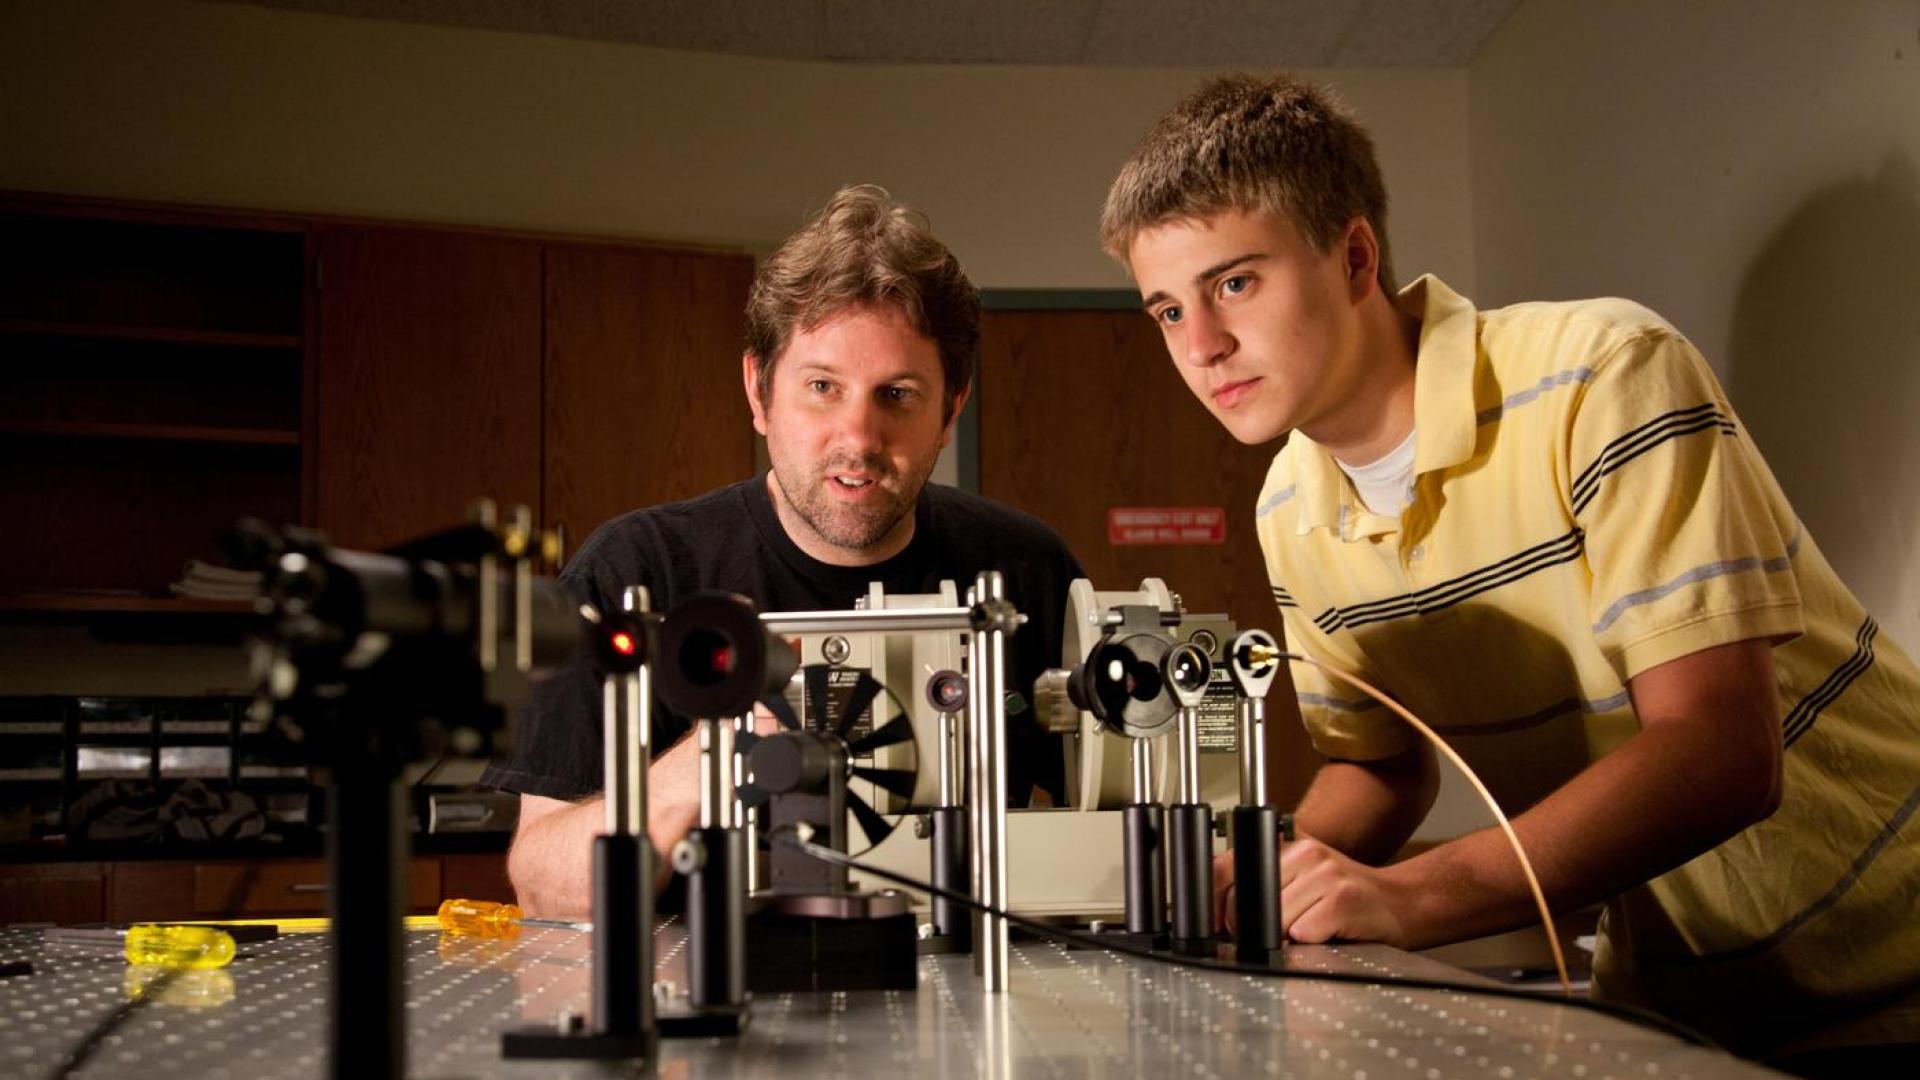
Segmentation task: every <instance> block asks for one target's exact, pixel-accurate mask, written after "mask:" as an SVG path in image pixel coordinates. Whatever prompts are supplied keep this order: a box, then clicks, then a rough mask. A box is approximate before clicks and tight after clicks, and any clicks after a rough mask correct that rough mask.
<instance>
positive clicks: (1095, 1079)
mask: <svg viewBox="0 0 1920 1080" xmlns="http://www.w3.org/2000/svg"><path fill="white" fill-rule="evenodd" d="M656 941H657V942H658V943H659V946H660V959H659V971H660V974H661V977H662V978H663V979H666V980H669V981H671V982H674V983H677V984H680V985H684V979H683V978H682V976H681V971H682V970H683V968H684V957H683V953H682V943H683V942H684V933H683V932H682V930H681V929H680V927H678V926H677V925H674V924H671V923H669V924H668V925H666V926H664V927H663V928H662V929H661V931H660V932H659V934H658V935H657V937H656ZM406 943H407V952H408V982H409V985H408V991H409V992H408V1014H409V1030H408V1059H409V1075H410V1076H413V1077H416V1078H425V1077H435V1078H438V1077H555V1078H559V1077H588V1076H593V1077H604V1076H613V1075H627V1074H635V1075H637V1074H640V1073H641V1072H643V1071H644V1070H643V1068H642V1067H640V1066H635V1065H631V1064H622V1065H620V1066H611V1065H602V1064H596V1063H581V1062H522V1061H506V1060H503V1059H502V1058H501V1055H500V1035H501V1033H502V1032H503V1031H507V1030H511V1029H515V1028H520V1027H525V1026H528V1025H533V1024H551V1023H554V1022H555V1021H556V1019H557V1018H558V1017H560V1016H561V1014H563V1013H568V1012H573V1013H580V1014H584V1013H585V1012H586V1010H587V1007H588V1002H589V1001H590V988H589V980H590V970H589V962H588V936H587V935H586V934H584V933H581V932H579V931H572V930H555V929H542V930H531V929H530V930H528V931H527V932H526V933H524V934H523V935H522V936H521V937H519V938H517V939H513V940H510V941H488V940H480V939H473V938H457V937H450V936H449V937H442V936H441V935H439V934H436V933H431V932H412V933H409V934H408V935H407V936H406ZM327 945H328V936H327V935H325V934H288V935H284V936H282V937H280V938H279V939H278V940H275V941H271V942H265V943H261V944H255V945H247V946H243V947H242V950H241V955H240V956H239V957H238V958H236V959H235V960H234V961H233V963H232V964H231V965H230V966H228V967H227V968H225V969H223V970H219V971H210V972H193V973H189V974H186V975H182V976H180V977H178V978H177V979H175V980H174V981H173V982H172V983H171V984H169V985H166V986H164V987H162V988H160V990H159V991H158V993H155V992H153V989H152V987H151V985H150V984H143V982H142V980H141V977H140V975H139V973H138V969H131V968H129V967H128V966H127V965H126V964H125V963H124V962H122V961H120V960H119V959H118V958H116V957H114V956H112V955H111V954H103V953H101V952H98V951H88V950H84V949H81V948H77V947H73V946H66V945H58V944H43V943H42V942H41V940H40V935H39V933H38V932H37V931H31V930H6V931H0V962H5V961H10V960H29V961H32V963H33V964H34V973H33V974H31V975H25V976H18V977H13V978H5V979H0V1077H7V1078H12V1077H36V1078H37V1077H43V1076H51V1075H56V1074H57V1071H58V1070H59V1069H60V1067H61V1065H62V1063H63V1061H64V1060H65V1058H66V1055H67V1054H68V1053H69V1052H70V1050H71V1049H72V1047H73V1046H74V1045H75V1044H77V1043H78V1042H79V1041H80V1040H82V1039H83V1038H84V1037H85V1036H86V1034H87V1033H88V1032H89V1031H90V1030H92V1028H93V1027H94V1026H95V1025H96V1024H97V1023H98V1022H99V1021H100V1020H101V1019H102V1018H103V1017H105V1016H107V1015H109V1014H110V1013H111V1012H113V1011H114V1010H115V1009H117V1008H120V1007H121V1006H122V1005H123V1004H124V1003H125V1002H126V1001H127V1000H128V999H129V998H130V997H133V996H139V995H145V997H146V1000H145V1001H143V1002H142V1003H141V1005H140V1006H139V1007H138V1008H136V1009H134V1010H133V1011H132V1012H131V1013H130V1014H129V1015H128V1016H127V1017H126V1018H125V1020H124V1021H123V1022H122V1023H121V1024H120V1026H119V1027H118V1028H117V1029H116V1030H115V1031H114V1033H113V1034H111V1035H109V1036H108V1037H107V1038H106V1039H105V1040H104V1041H103V1042H102V1044H101V1045H100V1046H99V1047H98V1049H97V1050H96V1051H95V1052H94V1053H93V1055H92V1056H91V1057H90V1058H89V1059H88V1060H87V1061H86V1062H85V1063H84V1065H83V1066H82V1067H81V1069H80V1070H79V1071H78V1072H77V1073H76V1074H75V1075H79V1076H87V1077H120V1076H132V1075H137V1076H139V1077H142V1078H143V1080H147V1078H151V1080H166V1078H173V1077H225V1078H234V1080H255V1078H259V1080H267V1078H295V1077H300V1078H306V1077H324V1076H326V1075H327V1073H328V1070H327V1062H326V1023H327V1008H326V993H327ZM749 962H751V958H749ZM1288 963H1289V965H1290V967H1291V968H1293V969H1296V970H1322V971H1342V972H1351V973H1358V974H1363V975H1369V976H1378V977H1379V978H1380V979H1381V980H1382V984H1380V985H1346V984H1335V983H1325V982H1312V981H1307V980H1292V979H1277V978H1266V977H1255V976H1246V975H1237V974H1230V973H1217V972H1205V971H1195V970H1191V969H1183V968H1176V967H1171V966H1168V965H1164V964H1157V963H1153V962H1150V961H1144V960H1137V959H1132V958H1128V957H1124V956H1120V955H1118V954H1114V953H1108V952H1100V951H1083V950H1072V951H1069V950H1067V949H1063V948H1060V947H1058V946H1055V945H1050V944H1038V943H1033V944H1022V945H1016V946H1015V948H1014V950H1013V959H1012V967H1011V969H1010V971H1011V976H1012V991H1011V992H1010V993H1008V994H1003V995H987V994H982V993H981V992H980V988H979V980H978V979H977V978H976V977H975V976H974V974H973V969H972V965H971V961H970V959H969V958H968V957H965V956H944V957H925V958H922V959H921V960H920V961H919V965H920V985H919V988H918V989H917V990H915V991H872V992H857V993H843V994H783V995H768V996H762V997H760V998H758V999H756V1000H755V1001H754V1003H753V1009H752V1022H751V1024H750V1025H749V1027H748V1028H747V1031H746V1034H745V1035H744V1036H742V1037H740V1038H738V1039H725V1040H723V1039H694V1040H669V1041H667V1042H664V1043H663V1044H662V1047H661V1051H660V1057H659V1060H658V1062H657V1063H656V1064H655V1065H654V1068H657V1070H658V1072H659V1075H661V1076H664V1077H673V1078H681V1077H737V1078H742V1080H745V1078H767V1080H775V1078H780V1080H786V1078H792V1077H850V1078H859V1080H882V1078H885V1077H893V1076H904V1077H915V1078H919V1080H960V1078H976V1077H977V1078H982V1080H1000V1078H1005V1077H1043V1078H1049V1080H1102V1078H1110V1077H1111V1078H1119V1077H1126V1078H1141V1080H1147V1078H1152V1080H1164V1078H1168V1077H1192V1078H1195V1080H1205V1078H1213V1077H1281V1076H1285V1077H1341V1078H1346V1080H1441V1078H1443V1077H1493V1078H1498V1080H1512V1078H1519V1077H1542V1078H1546V1077H1566V1078H1574V1080H1629V1078H1631V1080H1650V1078H1651V1080H1684V1078H1693V1080H1706V1078H1710V1077H1749V1076H1773V1075H1775V1074H1773V1073H1770V1072H1768V1071H1766V1070H1764V1069H1761V1068H1759V1067H1757V1066H1754V1065H1752V1064H1750V1063H1747V1062H1743V1061H1740V1060H1738V1059H1736V1058H1733V1057H1730V1056H1728V1055H1726V1054H1723V1053H1719V1052H1717V1051H1713V1050H1708V1049H1703V1048H1700V1047H1696V1046H1692V1045H1689V1044H1687V1043H1684V1042H1682V1041H1680V1040H1678V1039H1675V1038H1673V1037H1671V1036H1668V1035H1665V1034H1663V1033H1660V1032H1657V1031H1654V1030H1651V1029H1647V1028H1642V1027H1639V1026H1637V1025H1634V1024H1631V1023H1628V1022H1625V1021H1622V1020H1616V1019H1614V1018H1611V1017H1607V1016H1603V1015H1599V1014H1596V1013H1592V1012H1589V1011H1585V1010H1579V1009H1575V1008H1570V1007H1565V1006H1561V1005H1557V1004H1555V1003H1553V1001H1552V1000H1551V998H1542V999H1541V1000H1539V1001H1537V1002H1535V1001H1516V1000H1510V999H1505V998H1495V997H1486V996H1480V995H1475V994H1472V993H1467V992H1460V991H1437V990H1414V989H1407V988H1397V987H1393V986H1391V985H1386V984H1385V983H1386V980H1390V979H1392V978H1396V977H1421V978H1441V979H1451V980H1454V981H1466V982H1471V981H1474V977H1473V976H1470V975H1466V974H1464V973H1462V972H1459V971H1457V970H1454V969H1452V968H1448V967H1445V966H1444V965H1441V964H1438V963H1436V962H1434V961H1431V960H1427V959H1425V958H1422V957H1418V956H1413V955H1409V954H1406V953H1402V952H1399V951H1396V950H1393V949H1388V948H1384V947H1381V946H1339V947H1315V948H1308V947H1295V948H1294V949H1293V950H1292V952H1291V953H1290V954H1289V959H1288Z"/></svg>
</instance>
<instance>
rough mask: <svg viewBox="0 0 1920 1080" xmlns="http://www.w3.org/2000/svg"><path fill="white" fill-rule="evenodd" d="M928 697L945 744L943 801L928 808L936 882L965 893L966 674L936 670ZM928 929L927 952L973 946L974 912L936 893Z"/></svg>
mask: <svg viewBox="0 0 1920 1080" xmlns="http://www.w3.org/2000/svg"><path fill="white" fill-rule="evenodd" d="M927 701H928V703H929V704H931V705H932V706H933V708H934V711H935V712H937V713H938V714H939V715H940V734H939V738H940V745H939V747H938V753H937V754H936V755H935V761H936V767H937V768H938V769H939V770H940V772H939V781H940V786H939V804H938V805H936V806H935V807H934V808H933V809H932V810H929V811H927V817H926V822H927V835H928V837H929V838H930V840H931V844H930V845H929V846H930V847H931V848H932V857H933V866H932V878H933V885H934V887H935V888H936V889H942V890H945V891H946V892H948V893H958V894H962V895H964V894H966V893H968V892H971V891H972V882H971V881H970V875H971V874H972V865H973V864H972V856H971V853H970V848H969V847H968V845H967V808H966V807H965V806H963V805H960V803H961V799H962V792H963V791H964V789H965V787H966V783H965V776H964V773H965V771H966V770H965V769H964V768H962V765H963V764H964V761H965V758H966V755H965V753H964V752H963V750H962V732H961V727H960V725H961V716H962V714H964V713H965V711H966V708H967V679H966V676H964V675H962V674H960V673H959V672H957V671H938V672H935V673H934V675H933V677H932V678H931V679H928V680H927ZM928 930H929V933H928V934H926V936H924V937H922V938H920V940H919V943H918V949H919V951H920V952H921V953H923V954H940V953H965V952H972V951H973V913H972V911H970V910H969V909H968V908H967V906H966V905H965V904H962V903H960V902H959V901H957V900H953V899H950V898H948V897H944V896H941V895H939V894H938V893H935V894H934V898H933V916H932V919H931V925H930V926H929V927H928Z"/></svg>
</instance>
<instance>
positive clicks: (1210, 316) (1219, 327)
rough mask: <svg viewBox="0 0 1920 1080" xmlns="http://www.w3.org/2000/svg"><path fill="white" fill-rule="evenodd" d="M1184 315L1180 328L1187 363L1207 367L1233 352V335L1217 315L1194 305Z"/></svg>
mask: <svg viewBox="0 0 1920 1080" xmlns="http://www.w3.org/2000/svg"><path fill="white" fill-rule="evenodd" d="M1186 316H1187V317H1186V321H1185V322H1184V323H1182V324H1181V330H1182V331H1183V336H1184V338H1185V340H1186V346H1187V349H1186V352H1187V355H1186V362H1187V363H1189V364H1192V365H1193V366H1195V367H1208V366H1210V365H1212V364H1217V363H1219V362H1220V361H1221V360H1224V359H1226V358H1227V357H1228V356H1229V355H1231V354H1232V353H1233V350H1234V347H1235V342H1234V338H1233V335H1232V334H1231V333H1229V332H1228V330H1227V327H1226V324H1225V323H1223V322H1222V321H1221V320H1220V317H1219V316H1218V315H1216V314H1215V313H1213V312H1211V311H1208V310H1206V309H1205V308H1204V307H1196V308H1193V309H1189V310H1188V311H1187V312H1186Z"/></svg>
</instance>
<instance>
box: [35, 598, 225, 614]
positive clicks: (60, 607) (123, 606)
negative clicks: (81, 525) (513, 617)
mask: <svg viewBox="0 0 1920 1080" xmlns="http://www.w3.org/2000/svg"><path fill="white" fill-rule="evenodd" d="M32 614H47V615H251V614H253V602H252V601H250V600H205V599H200V598H197V597H188V596H111V595H100V594H95V593H25V594H22V595H18V596H0V615H32Z"/></svg>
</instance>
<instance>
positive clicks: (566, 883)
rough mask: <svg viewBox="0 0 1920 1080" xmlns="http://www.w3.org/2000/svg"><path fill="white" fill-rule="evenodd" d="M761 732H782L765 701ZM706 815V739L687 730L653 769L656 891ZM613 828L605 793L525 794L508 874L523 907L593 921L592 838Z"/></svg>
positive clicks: (758, 723) (757, 716) (757, 719)
mask: <svg viewBox="0 0 1920 1080" xmlns="http://www.w3.org/2000/svg"><path fill="white" fill-rule="evenodd" d="M753 728H754V731H755V732H757V733H758V734H761V735H770V734H772V733H773V732H775V731H778V730H779V729H780V723H779V721H778V720H776V719H774V716H773V714H772V713H770V712H768V711H767V710H766V708H765V707H764V706H761V705H755V706H754V707H753ZM699 814H700V740H699V738H698V734H697V732H688V733H687V735H686V736H685V737H684V738H682V739H681V740H680V741H679V742H677V743H675V744H674V745H673V746H672V747H671V748H669V749H668V750H667V752H666V753H664V754H661V755H660V756H659V757H658V758H656V759H654V761H653V763H652V765H650V766H649V767H648V769H647V832H648V833H649V834H650V835H651V837H652V840H653V847H654V851H655V854H656V859H655V871H656V872H655V881H654V886H655V887H656V888H658V887H661V886H664V885H665V884H666V882H667V878H668V876H669V875H670V873H671V872H672V868H671V867H670V866H668V863H667V859H668V856H669V855H670V854H671V852H672V851H673V845H674V844H676V843H678V842H679V841H680V838H681V837H683V836H685V835H687V830H688V829H690V828H692V827H693V826H694V824H695V823H696V822H697V821H698V819H699ZM605 831H606V802H605V799H604V798H603V797H602V796H600V795H594V796H590V797H589V798H587V799H585V800H583V801H581V802H577V803H569V802H564V801H561V800H559V799H548V798H543V797H541V796H538V795H522V796H520V825H519V828H518V829H517V830H516V831H515V833H514V838H513V847H512V849H511V850H509V851H508V853H507V873H508V876H509V877H510V878H511V879H512V881H513V887H514V891H515V893H516V894H517V897H518V899H519V901H520V906H521V907H522V908H524V909H525V910H526V912H527V914H529V915H537V916H540V917H542V918H570V919H578V918H590V917H591V910H592V905H593V838H594V837H596V836H599V835H600V834H601V833H603V832H605Z"/></svg>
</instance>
